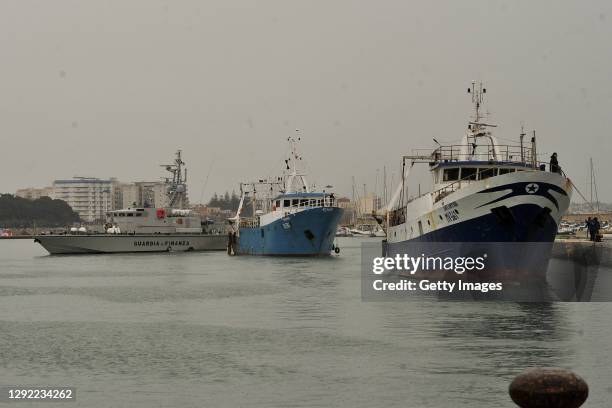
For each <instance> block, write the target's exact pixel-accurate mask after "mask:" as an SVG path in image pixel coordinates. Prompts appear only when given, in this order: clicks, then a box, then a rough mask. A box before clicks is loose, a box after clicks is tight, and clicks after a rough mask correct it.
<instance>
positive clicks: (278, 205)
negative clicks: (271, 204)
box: [276, 200, 281, 208]
mask: <svg viewBox="0 0 612 408" xmlns="http://www.w3.org/2000/svg"><path fill="white" fill-rule="evenodd" d="M280 206H281V205H280V200H276V208H278V207H280Z"/></svg>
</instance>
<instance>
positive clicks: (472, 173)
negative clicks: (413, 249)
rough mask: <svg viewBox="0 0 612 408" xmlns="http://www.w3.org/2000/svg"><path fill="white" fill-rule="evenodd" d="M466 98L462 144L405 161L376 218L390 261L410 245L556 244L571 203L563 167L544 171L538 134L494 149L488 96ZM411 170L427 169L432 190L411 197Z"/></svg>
mask: <svg viewBox="0 0 612 408" xmlns="http://www.w3.org/2000/svg"><path fill="white" fill-rule="evenodd" d="M468 93H470V94H471V95H472V101H473V103H474V107H475V113H474V117H473V118H472V120H471V121H470V122H469V125H468V129H467V132H466V134H465V135H464V136H463V139H462V141H461V142H460V143H459V144H456V145H441V144H440V143H438V142H437V141H436V143H438V147H437V148H435V149H434V150H433V152H432V153H429V154H426V153H423V154H421V153H420V152H419V151H413V154H412V155H408V156H404V157H403V164H402V173H403V174H402V181H401V184H400V186H399V187H398V189H397V191H396V192H395V194H394V196H393V198H392V199H391V201H390V202H389V203H388V205H387V207H386V210H385V211H384V212H383V213H379V214H378V216H377V218H378V220H379V222H380V223H381V225H383V226H384V228H385V230H386V232H387V239H386V241H385V242H384V244H383V253H384V254H386V255H387V256H393V255H394V254H398V253H405V252H406V248H408V247H410V246H411V245H414V243H423V244H425V243H438V242H444V243H451V242H457V243H501V242H513V243H526V242H529V243H534V242H537V243H550V244H551V245H552V242H553V241H554V239H555V236H556V234H557V230H558V226H559V223H560V221H561V217H562V216H563V215H564V214H565V213H566V211H567V209H568V206H569V203H570V198H571V195H572V182H571V180H570V179H569V178H567V177H566V175H565V174H564V173H563V172H562V171H561V169H560V167H557V168H555V167H553V168H552V169H549V170H550V171H547V170H546V164H545V163H540V162H538V160H537V152H536V138H535V132H534V134H533V137H532V138H531V142H530V143H528V144H525V143H524V140H523V139H524V136H525V134H524V133H523V132H522V133H521V136H520V142H519V143H518V144H516V145H502V144H499V143H498V142H497V139H496V138H495V136H494V135H493V133H492V129H494V128H495V127H496V126H495V125H492V124H490V123H485V122H484V121H483V115H482V109H483V108H482V103H483V98H484V95H485V93H486V89H485V88H483V87H482V84H480V85H479V86H477V85H476V84H475V83H472V86H471V87H470V88H469V89H468ZM434 141H435V139H434ZM416 163H425V164H428V165H429V170H430V172H431V174H432V176H433V188H432V190H431V191H429V192H426V193H424V194H420V195H418V196H415V197H410V195H409V192H408V188H407V182H406V178H407V176H408V173H409V171H410V169H411V168H412V167H413V166H414V164H416ZM472 247H476V246H472ZM481 247H486V245H481ZM500 247H501V246H500ZM505 247H506V248H509V247H511V245H505Z"/></svg>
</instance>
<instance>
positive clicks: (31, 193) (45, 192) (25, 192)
mask: <svg viewBox="0 0 612 408" xmlns="http://www.w3.org/2000/svg"><path fill="white" fill-rule="evenodd" d="M15 195H16V196H17V197H21V198H25V199H28V200H38V199H39V198H41V197H52V196H53V187H43V188H34V187H29V188H20V189H19V190H17V192H16V193H15Z"/></svg>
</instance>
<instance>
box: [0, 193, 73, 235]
mask: <svg viewBox="0 0 612 408" xmlns="http://www.w3.org/2000/svg"><path fill="white" fill-rule="evenodd" d="M78 221H79V215H78V214H77V213H76V212H74V211H73V210H72V208H71V207H70V206H69V205H68V204H67V203H66V202H65V201H62V200H53V199H51V198H49V197H41V198H39V199H38V200H28V199H25V198H21V197H15V196H13V195H12V194H0V227H3V228H32V227H34V226H36V227H63V226H67V225H71V224H72V223H74V222H78Z"/></svg>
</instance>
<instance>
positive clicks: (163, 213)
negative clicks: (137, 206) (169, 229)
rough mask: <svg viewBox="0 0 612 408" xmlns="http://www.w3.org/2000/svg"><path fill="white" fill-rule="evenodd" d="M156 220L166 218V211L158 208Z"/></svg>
mask: <svg viewBox="0 0 612 408" xmlns="http://www.w3.org/2000/svg"><path fill="white" fill-rule="evenodd" d="M157 218H159V219H162V218H166V210H164V209H163V208H158V209H157Z"/></svg>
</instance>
